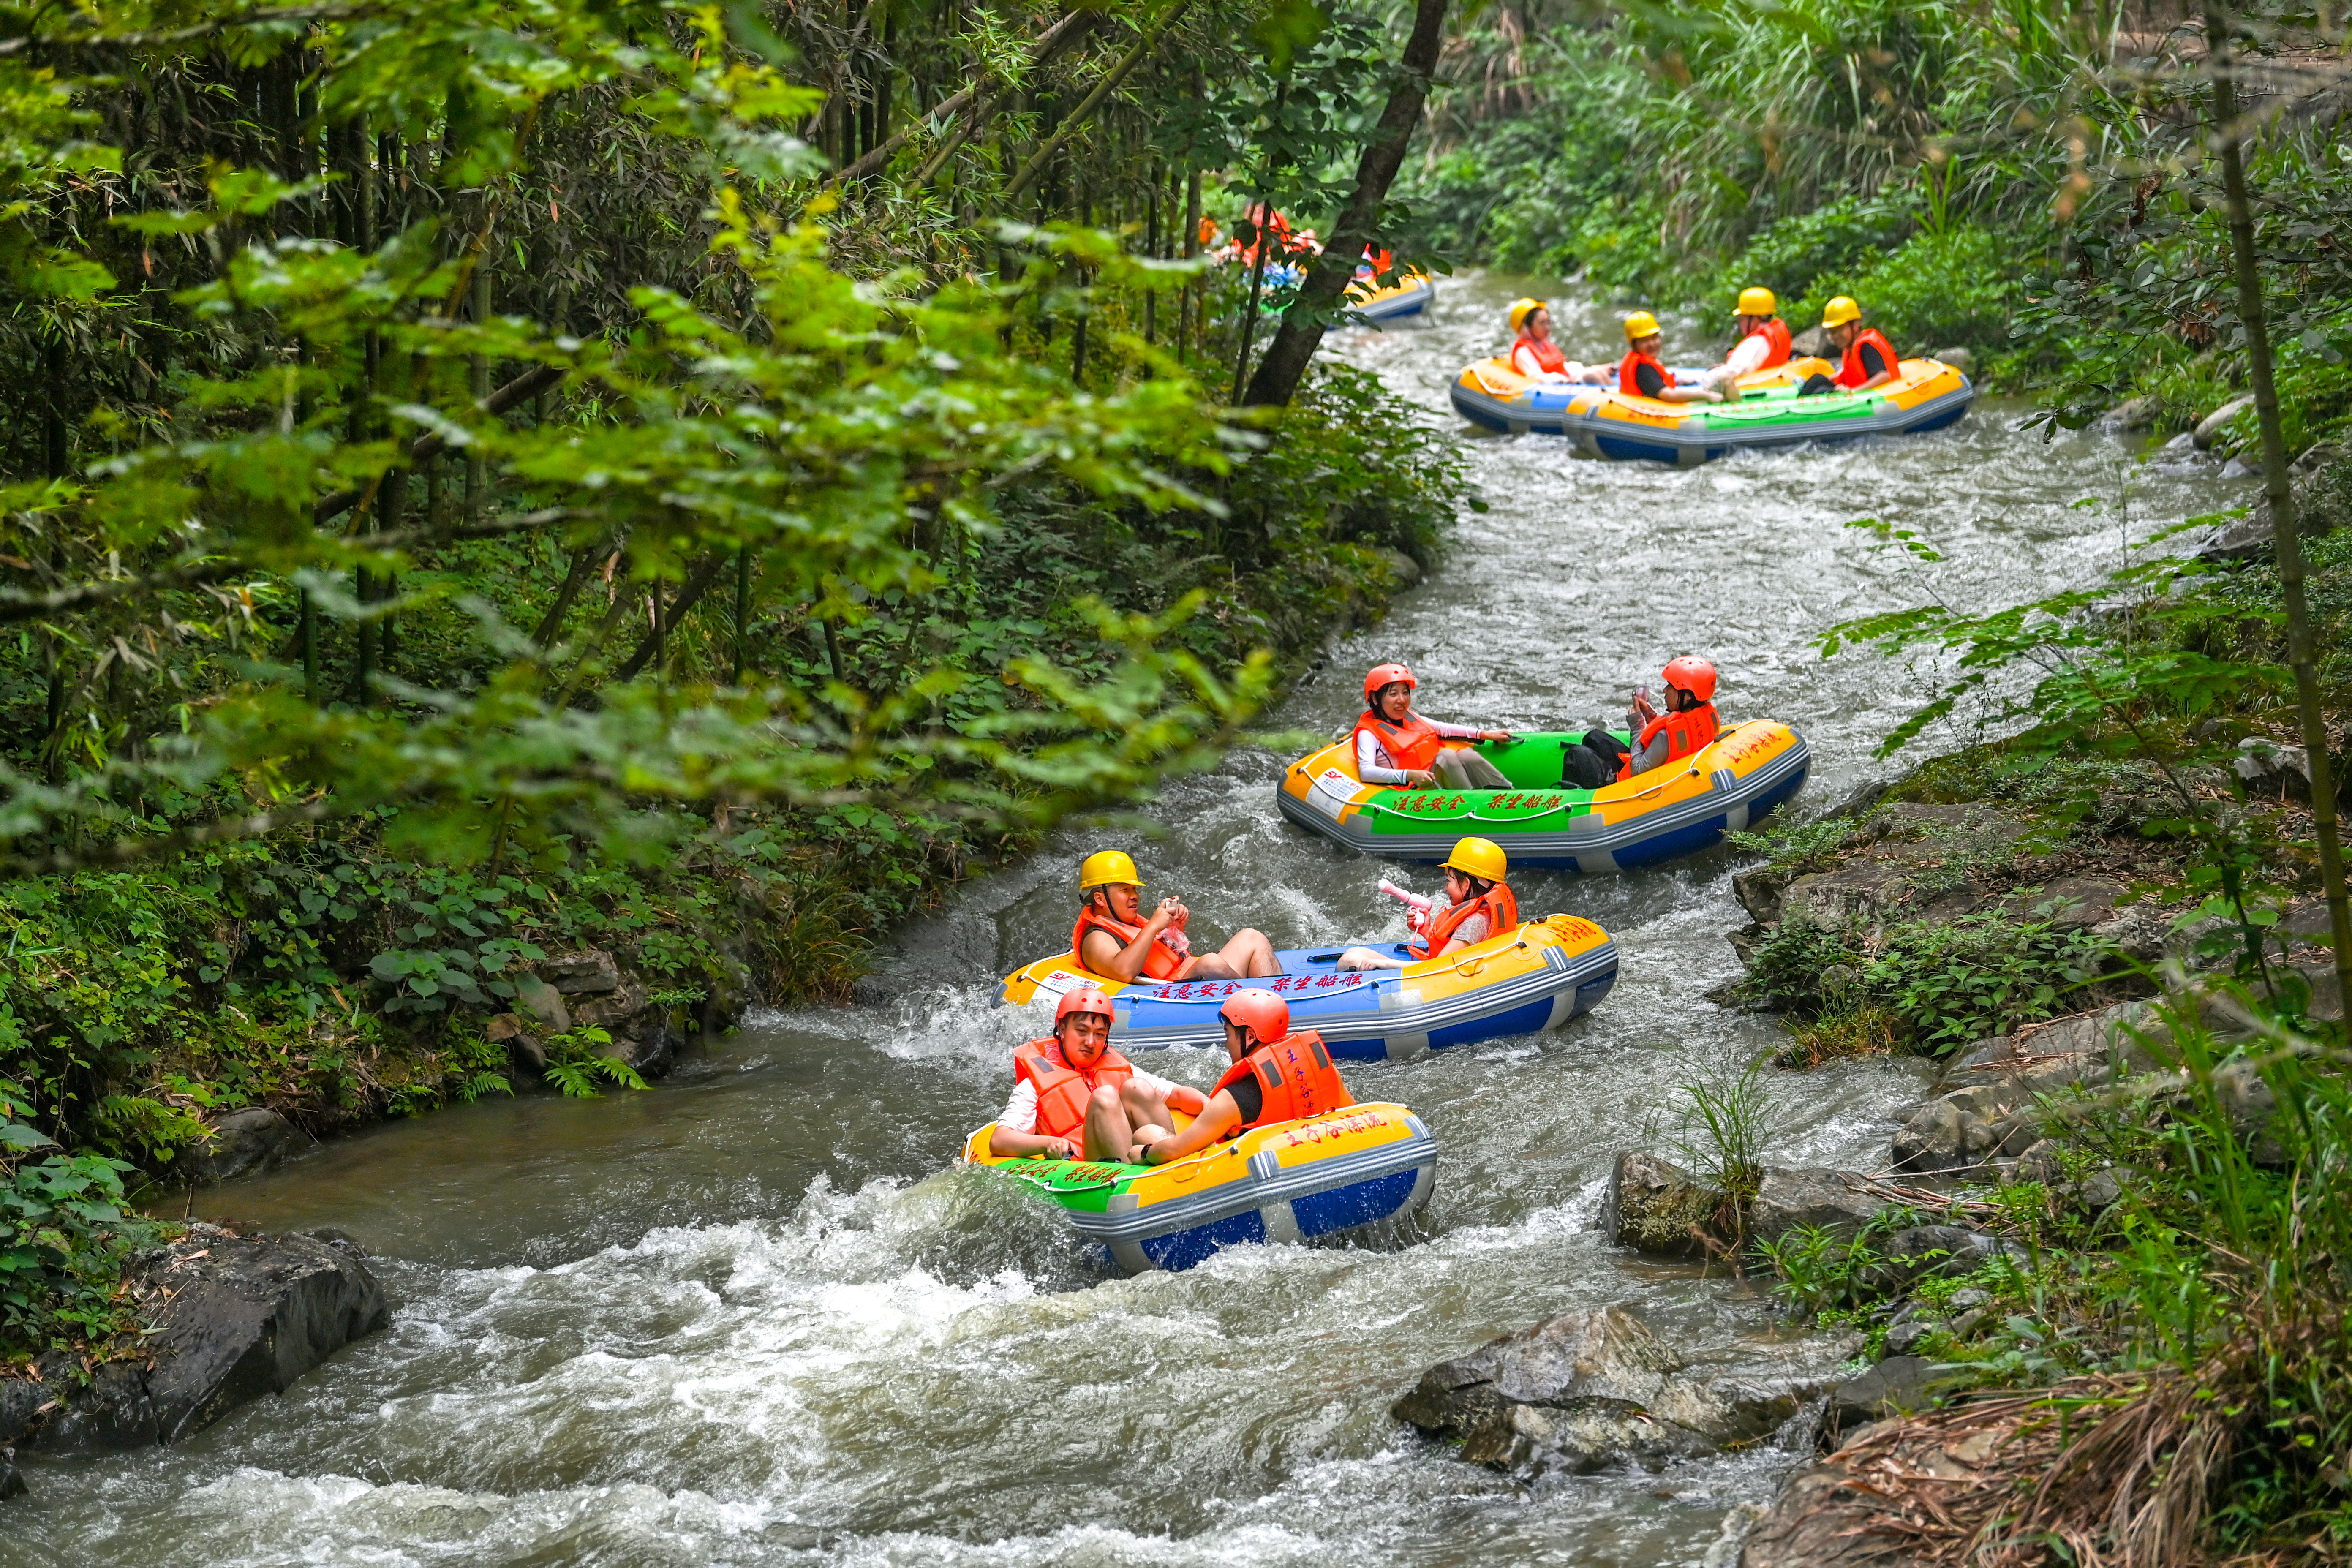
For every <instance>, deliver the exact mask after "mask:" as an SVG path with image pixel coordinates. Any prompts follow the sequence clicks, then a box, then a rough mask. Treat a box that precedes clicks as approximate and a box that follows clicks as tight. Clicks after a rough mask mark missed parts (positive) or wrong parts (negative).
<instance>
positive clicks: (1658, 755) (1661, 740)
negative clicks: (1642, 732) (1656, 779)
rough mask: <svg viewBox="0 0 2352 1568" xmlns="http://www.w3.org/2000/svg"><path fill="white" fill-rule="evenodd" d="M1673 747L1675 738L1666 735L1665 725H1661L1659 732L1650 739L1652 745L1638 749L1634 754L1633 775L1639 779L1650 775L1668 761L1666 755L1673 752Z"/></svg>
mask: <svg viewBox="0 0 2352 1568" xmlns="http://www.w3.org/2000/svg"><path fill="white" fill-rule="evenodd" d="M1673 747H1674V738H1673V737H1672V736H1670V735H1668V734H1667V733H1666V731H1665V726H1664V725H1663V724H1662V725H1660V726H1659V727H1658V732H1657V733H1656V734H1654V735H1653V736H1651V737H1650V743H1649V744H1648V745H1646V746H1642V747H1638V748H1636V749H1635V751H1634V752H1633V773H1634V774H1635V776H1637V777H1638V776H1639V775H1641V774H1643V773H1648V772H1649V771H1650V770H1651V769H1652V768H1654V767H1658V766H1660V765H1661V764H1663V763H1664V762H1665V760H1666V753H1667V752H1669V751H1671V750H1672V749H1673Z"/></svg>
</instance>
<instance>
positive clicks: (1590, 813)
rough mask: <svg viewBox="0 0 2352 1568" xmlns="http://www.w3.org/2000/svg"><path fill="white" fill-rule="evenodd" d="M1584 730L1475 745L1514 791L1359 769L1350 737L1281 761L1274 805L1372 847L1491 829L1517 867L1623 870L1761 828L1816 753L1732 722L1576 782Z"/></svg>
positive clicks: (1450, 844) (1793, 734)
mask: <svg viewBox="0 0 2352 1568" xmlns="http://www.w3.org/2000/svg"><path fill="white" fill-rule="evenodd" d="M1582 734H1583V732H1582V731H1577V732H1576V733H1575V734H1573V735H1569V734H1559V733H1552V734H1539V733H1521V734H1519V735H1517V736H1516V737H1515V738H1514V739H1512V740H1511V741H1509V742H1479V743H1478V745H1477V751H1478V753H1479V754H1480V755H1481V756H1483V757H1485V758H1486V760H1487V761H1489V762H1491V763H1494V764H1495V766H1496V768H1498V769H1500V770H1501V771H1502V773H1503V775H1504V777H1506V778H1509V779H1512V780H1515V781H1519V782H1517V783H1516V784H1514V787H1512V788H1510V789H1466V790H1446V789H1412V788H1405V787H1401V786H1398V785H1394V784H1365V783H1364V782H1362V781H1361V780H1360V779H1359V778H1358V777H1357V776H1356V753H1355V747H1354V745H1353V738H1352V737H1349V739H1346V740H1341V741H1339V742H1334V743H1333V744H1331V745H1328V746H1326V747H1325V748H1323V750H1321V751H1319V752H1315V753H1314V754H1313V755H1311V756H1307V757H1302V758H1300V759H1299V760H1298V761H1297V762H1295V763H1291V764H1290V766H1289V767H1288V768H1286V769H1285V770H1284V771H1283V775H1282V784H1281V786H1280V788H1279V789H1278V791H1277V792H1276V803H1277V804H1278V805H1280V806H1281V808H1282V815H1283V816H1286V817H1288V818H1289V819H1290V820H1291V821H1293V822H1295V823H1297V825H1298V826H1301V827H1305V828H1309V829H1311V830H1313V831H1314V832H1317V833H1320V834H1322V835H1323V836H1324V837H1327V838H1336V839H1338V840H1339V842H1340V843H1342V844H1345V845H1349V846H1350V847H1353V848H1357V849H1360V850H1362V851H1364V852H1365V853H1366V854H1368V855H1380V856H1385V857H1389V858H1396V859H1405V860H1443V859H1444V858H1445V857H1446V856H1448V855H1450V854H1452V853H1453V852H1454V844H1455V842H1456V841H1457V840H1459V839H1460V838H1461V837H1463V836H1464V835H1465V834H1475V835H1477V836H1479V837H1485V838H1491V839H1493V840H1494V841H1495V842H1496V843H1497V844H1499V845H1501V846H1502V847H1503V849H1504V851H1505V852H1506V853H1507V854H1508V855H1509V856H1510V858H1511V864H1512V865H1513V866H1540V867H1546V868H1554V869H1559V870H1566V871H1625V870H1632V869H1633V868H1636V867H1642V866H1654V865H1656V864H1658V863H1659V862H1661V861H1664V860H1671V859H1674V858H1677V857H1679V856H1683V855H1689V854H1694V853H1696V851H1698V850H1701V849H1705V848H1706V847H1709V846H1711V845H1713V844H1715V843H1717V841H1719V840H1720V839H1721V838H1722V837H1723V836H1724V834H1725V833H1727V832H1736V831H1738V830H1739V829H1741V828H1746V827H1749V826H1754V825H1755V824H1756V823H1758V822H1759V821H1761V820H1763V818H1764V816H1765V815H1766V814H1767V813H1768V812H1769V811H1771V810H1772V809H1773V808H1774V807H1775V806H1778V805H1780V804H1781V803H1782V802H1784V801H1787V800H1789V799H1790V798H1791V797H1792V796H1794V795H1796V793H1797V792H1798V791H1799V790H1801V789H1802V788H1803V787H1804V785H1805V774H1806V773H1807V771H1808V770H1809V768H1810V767H1811V751H1810V750H1809V749H1808V748H1807V746H1806V744H1805V738H1804V737H1803V736H1802V735H1801V734H1799V733H1798V732H1797V731H1795V730H1792V729H1790V727H1789V726H1788V725H1786V724H1778V723H1774V722H1772V721H1769V720H1761V719H1757V720H1750V721H1748V722H1746V723H1741V724H1734V725H1731V726H1729V727H1728V728H1727V729H1726V730H1724V731H1723V732H1722V733H1720V734H1719V735H1717V737H1716V738H1715V741H1714V742H1713V743H1712V744H1711V745H1709V746H1707V747H1706V748H1705V749H1704V750H1702V751H1700V752H1696V753H1695V754H1693V755H1691V756H1688V757H1685V758H1683V759H1682V760H1681V761H1679V762H1675V763H1668V764H1667V765H1665V766H1664V767H1661V768H1654V769H1652V770H1651V771H1650V772H1648V773H1641V774H1637V775H1636V776H1634V777H1633V778H1630V779H1626V780H1623V781H1622V782H1621V783H1616V784H1604V785H1602V786H1601V788H1599V789H1593V790H1586V789H1572V788H1569V787H1567V786H1564V785H1562V784H1560V783H1559V777H1560V752H1561V751H1562V749H1563V748H1564V747H1566V746H1568V745H1571V744H1574V743H1576V742H1578V741H1580V740H1581V738H1582Z"/></svg>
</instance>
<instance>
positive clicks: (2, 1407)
mask: <svg viewBox="0 0 2352 1568" xmlns="http://www.w3.org/2000/svg"><path fill="white" fill-rule="evenodd" d="M52 1397H53V1395H52V1394H51V1391H50V1389H49V1386H48V1384H45V1383H34V1382H32V1381H31V1380H29V1379H26V1378H8V1379H6V1380H5V1381H0V1445H5V1444H11V1443H14V1442H16V1439H17V1438H19V1437H21V1436H24V1435H25V1434H26V1432H28V1431H30V1430H31V1429H32V1426H33V1417H34V1414H35V1413H36V1412H37V1411H38V1410H39V1409H40V1408H41V1406H42V1405H45V1404H47V1402H48V1401H49V1399H50V1398H52Z"/></svg>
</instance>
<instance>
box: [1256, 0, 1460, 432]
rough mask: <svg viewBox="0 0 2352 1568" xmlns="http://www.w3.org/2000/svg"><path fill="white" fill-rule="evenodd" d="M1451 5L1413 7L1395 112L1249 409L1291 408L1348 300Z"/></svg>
mask: <svg viewBox="0 0 2352 1568" xmlns="http://www.w3.org/2000/svg"><path fill="white" fill-rule="evenodd" d="M1449 4H1450V0H1418V3H1417V4H1416V5H1415V6H1414V7H1413V14H1412V37H1409V38H1407V39H1406V40H1405V46H1404V55H1403V57H1402V58H1401V59H1399V60H1398V62H1397V66H1398V69H1399V70H1400V72H1401V73H1402V74H1401V75H1400V76H1399V78H1398V79H1397V83H1396V85H1395V86H1394V87H1392V88H1391V89H1389V101H1388V107H1387V108H1385V109H1383V110H1381V119H1380V124H1379V125H1378V126H1377V127H1375V128H1374V130H1373V132H1372V139H1371V140H1370V142H1366V143H1365V145H1364V151H1363V155H1362V156H1361V157H1360V158H1358V159H1357V160H1356V188H1355V191H1354V192H1353V193H1352V194H1351V195H1349V197H1348V205H1347V206H1346V207H1344V208H1342V209H1341V211H1340V213H1339V221H1338V222H1336V223H1334V224H1333V225H1332V226H1331V238H1330V241H1329V243H1328V245H1327V246H1326V247H1325V248H1324V251H1323V254H1322V255H1320V256H1318V257H1317V258H1315V260H1314V261H1313V263H1312V264H1310V265H1309V267H1308V268H1307V282H1306V284H1305V285H1304V286H1303V287H1302V288H1301V289H1299V290H1298V298H1297V300H1294V301H1293V302H1292V303H1291V306H1290V309H1288V310H1285V311H1284V312H1283V313H1282V331H1279V332H1276V334H1275V337H1274V342H1271V343H1269V344H1268V345H1266V351H1265V359H1263V360H1261V361H1259V362H1258V367H1257V374H1255V375H1254V376H1252V377H1250V384H1249V390H1248V391H1247V392H1245V393H1244V394H1243V395H1242V402H1243V403H1244V404H1264V403H1278V404H1280V403H1288V402H1289V401H1290V399H1291V396H1292V395H1293V394H1295V393H1296V392H1297V390H1298V384H1299V382H1300V381H1301V380H1302V379H1303V378H1304V377H1305V376H1306V374H1307V363H1308V362H1309V361H1311V360H1313V359H1314V357H1315V351H1316V349H1317V348H1318V347H1319V346H1321V344H1322V342H1323V319H1324V318H1325V317H1326V316H1328V314H1329V313H1330V311H1331V310H1333V309H1334V308H1335V307H1337V306H1338V305H1339V301H1340V300H1342V299H1343V298H1345V297H1346V295H1347V292H1348V285H1349V282H1350V281H1352V280H1353V279H1354V278H1355V276H1356V264H1357V262H1358V261H1359V260H1360V259H1361V258H1362V257H1363V254H1364V247H1366V246H1368V245H1370V244H1372V243H1374V242H1375V241H1376V240H1378V239H1379V237H1380V219H1381V203H1383V202H1385V201H1387V200H1388V195H1389V185H1390V184H1391V183H1392V182H1393V181H1394V180H1395V179H1396V174H1397V170H1398V169H1399V168H1401V167H1402V166H1403V163H1404V154H1405V149H1406V147H1407V146H1408V145H1410V144H1411V143H1412V132H1413V127H1415V126H1416V125H1419V124H1420V123H1421V110H1422V105H1423V102H1424V101H1426V100H1427V99H1428V97H1429V79H1430V77H1431V75H1432V73H1433V72H1434V71H1435V70H1436V69H1437V56H1438V52H1439V50H1440V49H1441V48H1443V47H1444V43H1445V13H1446V7H1447V5H1449Z"/></svg>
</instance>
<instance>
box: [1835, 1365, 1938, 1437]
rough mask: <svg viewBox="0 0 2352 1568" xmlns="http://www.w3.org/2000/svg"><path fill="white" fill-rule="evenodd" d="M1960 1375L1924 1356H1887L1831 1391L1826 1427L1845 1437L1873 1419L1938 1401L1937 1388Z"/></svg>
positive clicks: (1880, 1419)
mask: <svg viewBox="0 0 2352 1568" xmlns="http://www.w3.org/2000/svg"><path fill="white" fill-rule="evenodd" d="M1958 1375H1960V1374H1958V1373H1951V1372H1939V1371H1938V1370H1937V1366H1936V1364H1935V1363H1933V1362H1930V1361H1929V1360H1927V1358H1926V1357H1925V1356H1916V1355H1893V1356H1888V1357H1887V1358H1886V1359H1885V1361H1882V1362H1880V1363H1878V1364H1877V1365H1876V1366H1874V1367H1872V1368H1871V1369H1870V1370H1869V1371H1867V1372H1865V1373H1860V1374H1859V1375H1857V1376H1854V1377H1852V1378H1849V1379H1847V1380H1846V1381H1845V1382H1843V1383H1841V1384H1838V1385H1837V1388H1836V1389H1835V1390H1834V1391H1833V1392H1832V1394H1830V1404H1829V1410H1828V1412H1827V1414H1826V1415H1824V1417H1823V1427H1824V1430H1825V1431H1826V1432H1827V1434H1828V1435H1829V1436H1831V1437H1832V1438H1838V1437H1843V1436H1846V1435H1848V1434H1850V1433H1852V1432H1853V1430H1854V1429H1855V1428H1857V1427H1860V1426H1867V1425H1869V1424H1870V1423H1871V1422H1873V1421H1883V1420H1885V1419H1886V1418H1887V1417H1888V1416H1890V1415H1908V1414H1910V1413H1911V1412H1912V1411H1915V1410H1925V1409H1927V1408H1928V1407H1929V1406H1931V1405H1934V1404H1935V1403H1936V1390H1937V1388H1938V1387H1943V1386H1949V1385H1950V1384H1952V1383H1954V1382H1956V1381H1957V1380H1958Z"/></svg>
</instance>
